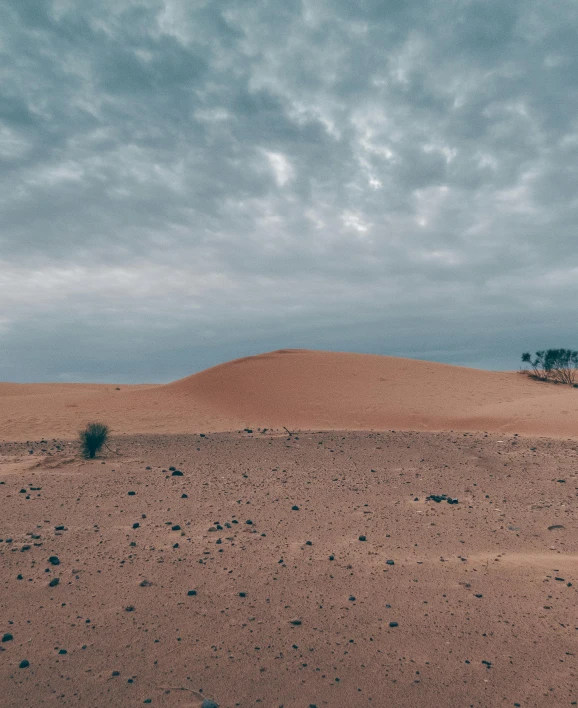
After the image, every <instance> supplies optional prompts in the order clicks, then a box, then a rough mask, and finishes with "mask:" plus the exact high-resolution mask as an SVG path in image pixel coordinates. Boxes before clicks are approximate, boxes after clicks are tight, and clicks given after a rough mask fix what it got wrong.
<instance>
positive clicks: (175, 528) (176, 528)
mask: <svg viewBox="0 0 578 708" xmlns="http://www.w3.org/2000/svg"><path fill="white" fill-rule="evenodd" d="M180 530H181V527H180V526H179V525H178V524H175V525H174V526H172V527H171V531H180Z"/></svg>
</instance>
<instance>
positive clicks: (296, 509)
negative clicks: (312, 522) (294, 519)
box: [291, 504, 299, 511]
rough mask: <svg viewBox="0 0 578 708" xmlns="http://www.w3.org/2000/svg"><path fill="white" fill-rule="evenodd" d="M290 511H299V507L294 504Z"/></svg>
mask: <svg viewBox="0 0 578 708" xmlns="http://www.w3.org/2000/svg"><path fill="white" fill-rule="evenodd" d="M291 511H299V507H298V506H297V504H294V505H293V506H292V507H291Z"/></svg>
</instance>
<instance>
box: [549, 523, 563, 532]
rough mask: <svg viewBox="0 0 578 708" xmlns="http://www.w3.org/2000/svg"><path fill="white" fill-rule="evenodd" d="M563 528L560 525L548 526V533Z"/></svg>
mask: <svg viewBox="0 0 578 708" xmlns="http://www.w3.org/2000/svg"><path fill="white" fill-rule="evenodd" d="M563 528H565V526H562V524H554V525H553V526H548V531H555V530H556V529H563Z"/></svg>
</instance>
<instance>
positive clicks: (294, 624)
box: [290, 619, 302, 627]
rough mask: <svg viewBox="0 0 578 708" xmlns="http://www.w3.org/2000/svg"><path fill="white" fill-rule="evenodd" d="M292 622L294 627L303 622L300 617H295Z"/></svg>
mask: <svg viewBox="0 0 578 708" xmlns="http://www.w3.org/2000/svg"><path fill="white" fill-rule="evenodd" d="M290 624H292V625H293V626H294V627H299V625H301V624H302V622H301V620H300V619H293V620H291V622H290Z"/></svg>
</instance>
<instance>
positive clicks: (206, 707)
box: [201, 698, 219, 708]
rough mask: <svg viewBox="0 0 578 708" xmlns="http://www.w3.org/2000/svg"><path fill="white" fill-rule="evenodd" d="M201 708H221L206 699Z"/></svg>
mask: <svg viewBox="0 0 578 708" xmlns="http://www.w3.org/2000/svg"><path fill="white" fill-rule="evenodd" d="M201 708H219V704H218V703H215V701H210V700H209V699H208V698H205V700H204V701H203V702H202V703H201Z"/></svg>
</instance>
